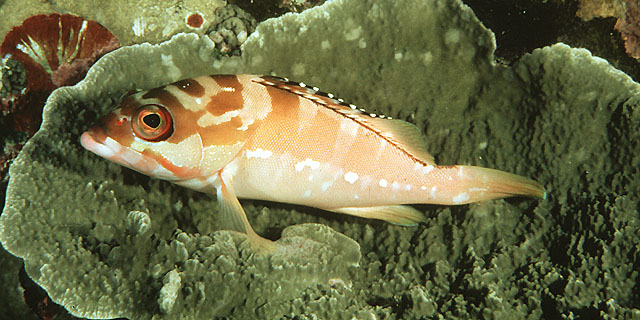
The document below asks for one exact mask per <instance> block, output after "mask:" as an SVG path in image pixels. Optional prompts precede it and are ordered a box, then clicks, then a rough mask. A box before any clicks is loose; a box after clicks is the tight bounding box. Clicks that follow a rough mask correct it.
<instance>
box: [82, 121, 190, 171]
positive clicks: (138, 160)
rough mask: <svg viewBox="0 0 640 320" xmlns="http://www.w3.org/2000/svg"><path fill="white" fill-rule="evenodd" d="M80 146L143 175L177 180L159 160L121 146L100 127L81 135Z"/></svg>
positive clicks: (90, 129)
mask: <svg viewBox="0 0 640 320" xmlns="http://www.w3.org/2000/svg"><path fill="white" fill-rule="evenodd" d="M80 145H82V147H84V148H85V149H87V150H89V151H91V152H93V153H95V154H97V155H99V156H101V157H103V158H105V159H107V160H110V161H113V162H115V163H117V164H119V165H121V166H124V167H127V168H129V169H131V170H134V171H137V172H140V173H142V174H145V175H148V176H153V177H157V178H160V179H164V180H169V181H173V180H176V179H177V177H176V175H175V174H174V173H173V172H172V171H170V170H168V169H166V168H164V167H163V166H162V165H161V164H160V163H159V162H158V161H157V160H155V159H153V158H151V157H149V156H147V155H145V154H143V153H140V152H138V151H136V150H133V149H131V148H128V147H126V146H123V145H121V144H120V143H119V142H118V141H116V140H114V139H113V138H111V137H110V136H109V135H107V133H106V132H105V131H104V129H102V128H100V127H92V128H89V130H87V131H85V132H83V133H82V135H80ZM181 178H184V177H181Z"/></svg>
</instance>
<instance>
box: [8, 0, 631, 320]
mask: <svg viewBox="0 0 640 320" xmlns="http://www.w3.org/2000/svg"><path fill="white" fill-rule="evenodd" d="M493 51H494V38H493V35H492V34H491V32H490V31H488V30H487V29H486V28H484V27H483V26H482V25H481V23H480V22H479V21H478V20H477V19H476V17H475V16H474V15H473V13H472V12H471V10H470V9H469V8H468V7H466V6H464V5H462V4H461V2H460V1H457V0H456V1H453V0H452V1H444V0H440V1H426V0H425V1H408V0H402V1H373V0H368V1H365V0H363V1H346V0H344V1H341V0H336V1H331V2H327V3H325V4H324V5H322V6H319V7H316V8H312V9H309V10H307V11H305V12H303V13H302V14H287V15H284V16H282V17H280V18H278V19H272V20H268V21H265V22H263V23H261V24H260V25H259V26H258V27H257V29H256V32H254V33H253V34H252V35H251V36H250V37H249V38H248V39H247V41H246V42H245V43H244V44H243V46H242V56H241V57H230V58H224V59H220V60H218V59H216V58H214V56H216V54H215V48H214V46H213V42H212V41H211V39H210V38H208V37H207V36H202V37H201V36H198V35H196V34H183V35H178V36H176V37H174V38H173V39H171V40H170V41H168V42H166V43H163V44H160V45H149V44H142V45H135V46H131V47H125V48H121V49H119V50H116V51H114V52H112V53H109V54H107V55H106V56H104V57H103V58H102V59H101V60H100V61H98V62H97V63H96V64H95V65H94V66H93V67H92V69H91V70H90V71H89V73H88V74H87V77H86V78H85V80H83V81H82V82H80V83H79V84H77V85H75V86H74V87H67V88H60V89H57V90H56V91H54V93H53V94H52V96H51V98H50V99H49V100H48V103H47V106H46V108H45V114H44V123H43V126H42V129H41V130H40V131H39V132H38V133H37V134H36V135H35V136H34V137H33V138H32V139H31V140H30V141H29V142H28V143H27V144H26V145H25V147H24V149H23V150H22V151H21V153H20V155H19V156H18V157H17V159H16V161H15V163H14V164H13V165H12V166H11V168H10V170H11V171H10V177H11V178H10V182H9V187H8V190H7V200H6V201H7V202H6V206H5V209H4V211H3V214H2V216H1V217H0V241H2V244H3V246H4V247H5V248H6V249H7V250H8V251H9V252H11V253H12V254H14V255H16V256H19V257H22V258H23V259H24V261H25V265H26V271H27V273H28V274H29V276H30V277H31V278H32V279H34V280H35V281H36V282H37V283H38V284H39V285H41V286H42V287H43V288H44V289H46V290H47V291H48V293H49V294H50V296H51V298H52V299H53V301H55V302H57V303H60V304H62V305H63V306H64V307H65V308H66V309H67V310H69V312H71V313H72V314H74V315H77V316H82V317H90V318H112V317H127V318H130V319H150V318H154V319H165V318H166V319H169V318H171V319H178V318H180V319H199V318H212V317H214V316H218V317H231V318H237V319H245V318H264V319H278V318H294V317H295V318H300V319H306V318H308V319H312V318H317V319H352V318H354V317H355V318H380V319H382V318H383V319H400V318H421V317H432V316H436V315H442V316H443V317H445V318H525V317H532V318H560V317H567V318H569V317H576V316H581V317H585V318H588V317H593V316H602V315H604V314H606V315H607V316H609V317H611V318H632V317H637V316H638V315H640V311H639V310H638V309H637V304H636V302H637V301H638V299H639V298H640V297H639V296H638V290H637V283H638V280H639V279H638V272H637V270H638V261H640V252H639V250H640V249H639V248H640V246H639V245H638V244H639V243H640V240H639V235H640V224H639V223H638V219H637V208H638V204H639V199H638V194H640V192H639V191H640V172H639V171H638V169H637V168H638V167H640V155H638V153H637V150H639V149H640V146H639V144H640V111H638V110H639V109H638V108H639V105H640V98H639V97H640V86H639V85H638V84H637V83H634V82H633V81H632V80H631V79H630V78H629V77H627V76H626V75H625V74H623V73H622V72H620V71H617V70H615V69H614V68H613V67H611V66H610V65H609V64H608V63H607V62H606V61H604V60H602V59H599V58H596V57H593V56H591V54H590V53H589V52H588V51H586V50H582V49H572V48H569V47H567V46H565V45H562V44H558V45H554V46H551V47H546V48H542V49H538V50H535V51H534V52H532V53H531V54H528V55H525V56H524V57H523V58H521V59H520V60H519V61H516V62H515V63H514V64H513V65H512V66H510V67H505V66H500V65H496V64H495V63H494V62H493V61H494V60H493ZM206 73H257V74H273V75H279V76H286V77H289V78H291V79H294V80H298V81H304V82H305V83H307V84H310V85H315V86H319V87H320V88H321V89H323V90H324V91H328V92H332V93H334V94H336V95H337V96H339V97H342V98H344V99H345V100H347V101H349V102H352V103H355V104H357V105H358V106H360V107H363V108H366V109H367V110H369V111H371V112H373V113H377V114H385V115H387V116H391V117H394V118H400V119H406V120H408V121H410V122H412V123H415V124H416V125H417V126H418V127H419V128H420V129H421V130H422V131H424V133H425V137H426V143H427V149H428V150H429V151H430V152H432V153H433V154H434V155H435V156H436V159H437V161H438V162H439V163H442V164H447V163H467V164H473V165H481V166H485V167H493V168H498V169H501V170H508V171H512V172H514V173H517V174H521V175H526V176H529V177H532V178H535V179H536V180H538V181H541V182H543V183H544V184H545V186H546V187H547V190H548V198H547V199H546V200H541V201H537V200H530V199H521V200H518V199H512V200H497V201H489V202H484V203H480V204H476V205H469V206H460V207H436V206H419V207H418V208H419V209H421V210H424V211H427V212H428V214H429V215H430V216H431V217H432V218H431V220H430V221H429V222H427V223H425V224H423V225H420V226H418V227H410V228H409V227H401V226H394V225H391V224H386V223H381V222H377V221H367V220H363V219H358V218H355V217H344V216H340V217H337V216H335V215H332V214H330V213H324V212H319V211H318V210H314V209H310V208H305V207H298V206H289V205H285V204H275V203H264V202H258V201H248V200H247V201H243V204H244V208H245V210H246V211H247V214H248V218H249V220H251V222H252V223H253V225H254V227H255V228H256V230H257V231H258V232H259V233H260V234H272V235H273V236H274V237H275V238H278V237H279V235H278V234H277V233H278V230H283V229H284V231H283V232H282V235H281V238H280V240H278V241H279V242H280V243H281V244H283V246H288V248H289V249H290V250H283V251H280V252H278V253H277V254H274V255H272V256H259V255H255V254H253V253H252V252H251V251H250V250H248V247H247V245H246V242H245V239H246V238H245V237H244V236H242V235H239V234H237V233H234V232H228V231H219V230H216V227H215V226H216V225H217V223H216V219H217V215H216V212H215V211H216V209H215V208H216V205H215V200H214V199H213V198H212V197H210V196H207V195H203V194H199V193H196V192H192V191H189V190H186V189H184V188H180V187H178V186H174V185H171V184H169V183H166V182H162V181H157V180H154V179H151V180H150V179H147V178H145V177H143V176H141V175H139V174H136V173H134V172H133V171H130V170H128V169H125V168H122V167H120V166H118V165H115V164H112V163H109V162H108V161H105V160H103V159H101V158H98V157H96V156H95V155H93V154H91V153H89V152H87V151H85V150H84V149H82V148H81V147H80V145H79V143H78V137H79V135H80V133H81V132H82V131H83V130H85V129H86V128H87V127H88V126H89V125H91V123H92V122H93V121H94V120H95V119H96V118H97V117H98V116H99V115H101V114H104V113H105V112H107V110H109V109H110V108H112V107H113V106H114V105H115V104H117V102H118V99H119V98H120V96H121V95H122V94H123V93H125V92H126V91H128V90H131V89H135V88H141V89H145V88H152V87H156V86H159V85H162V84H166V83H169V82H172V81H175V80H178V79H181V78H186V77H191V76H195V75H200V74H206ZM308 222H314V223H320V224H321V225H318V224H306V223H308ZM290 225H295V226H291V227H288V228H286V227H287V226H290ZM274 230H275V232H274ZM334 230H336V231H334ZM351 239H354V240H355V241H357V243H359V246H358V244H356V242H354V241H353V240H351ZM360 252H362V256H360ZM634 270H635V271H634Z"/></svg>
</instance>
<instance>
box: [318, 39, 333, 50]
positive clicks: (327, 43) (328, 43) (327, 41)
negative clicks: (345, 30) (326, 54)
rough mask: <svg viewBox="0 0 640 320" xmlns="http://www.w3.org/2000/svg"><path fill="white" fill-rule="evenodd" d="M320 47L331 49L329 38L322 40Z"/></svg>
mask: <svg viewBox="0 0 640 320" xmlns="http://www.w3.org/2000/svg"><path fill="white" fill-rule="evenodd" d="M320 48H322V50H329V49H331V42H329V40H323V41H322V42H320Z"/></svg>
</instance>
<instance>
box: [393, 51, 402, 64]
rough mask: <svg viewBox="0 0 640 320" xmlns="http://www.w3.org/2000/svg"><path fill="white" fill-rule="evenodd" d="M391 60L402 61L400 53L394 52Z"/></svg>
mask: <svg viewBox="0 0 640 320" xmlns="http://www.w3.org/2000/svg"><path fill="white" fill-rule="evenodd" d="M393 58H394V59H396V61H398V62H400V60H402V52H396V54H394V55H393Z"/></svg>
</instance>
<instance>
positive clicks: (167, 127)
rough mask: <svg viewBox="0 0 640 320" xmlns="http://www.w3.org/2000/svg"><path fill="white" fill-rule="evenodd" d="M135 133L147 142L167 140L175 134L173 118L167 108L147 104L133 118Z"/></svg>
mask: <svg viewBox="0 0 640 320" xmlns="http://www.w3.org/2000/svg"><path fill="white" fill-rule="evenodd" d="M133 118H134V119H135V120H134V121H133V123H132V125H133V132H134V133H135V134H136V136H138V137H139V138H140V139H143V140H145V141H152V142H156V141H162V140H166V139H167V138H169V137H170V136H171V135H172V134H173V118H172V117H171V113H169V110H167V108H165V107H163V106H161V105H158V104H145V105H143V106H141V107H140V108H138V110H136V113H135V114H134V117H133Z"/></svg>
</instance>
